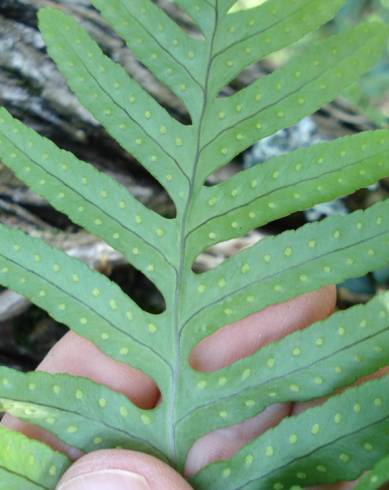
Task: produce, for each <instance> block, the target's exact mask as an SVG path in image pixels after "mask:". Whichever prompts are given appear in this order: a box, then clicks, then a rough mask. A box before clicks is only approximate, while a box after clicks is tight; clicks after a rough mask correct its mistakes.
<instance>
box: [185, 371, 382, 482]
mask: <svg viewBox="0 0 389 490" xmlns="http://www.w3.org/2000/svg"><path fill="white" fill-rule="evenodd" d="M388 397H389V376H385V377H384V378H382V379H380V380H377V381H370V382H368V383H366V384H365V385H363V386H359V387H357V388H353V389H350V390H347V391H346V392H345V393H344V394H342V395H339V396H337V397H334V398H332V399H331V400H329V401H327V402H326V403H325V404H324V405H323V406H322V407H319V408H313V409H311V410H307V411H306V412H304V413H303V414H301V415H299V416H298V417H292V418H290V419H285V420H284V421H283V422H281V423H280V424H279V425H278V426H277V427H276V428H275V429H272V430H269V431H268V432H266V433H265V434H264V435H263V436H262V437H260V438H258V439H257V440H256V441H253V442H251V443H250V444H248V445H247V446H246V447H245V448H244V449H242V450H241V451H239V452H238V453H237V454H236V455H235V456H234V457H233V458H231V460H230V461H227V462H220V463H216V464H213V465H211V466H209V467H208V468H207V469H205V470H203V471H202V472H201V473H200V474H199V475H198V476H197V478H196V479H195V480H194V483H195V488H196V486H197V487H199V488H210V486H211V485H213V482H214V481H217V480H218V479H219V480H221V481H223V485H224V488H226V489H234V490H235V489H240V488H245V489H246V488H247V489H250V490H254V489H255V490H260V489H262V488H274V486H275V485H277V487H278V488H281V485H282V488H284V486H285V485H302V484H303V485H304V486H308V485H312V484H317V483H333V482H336V481H342V480H352V479H354V478H356V477H358V476H359V475H360V473H361V470H363V469H368V468H369V467H370V466H371V465H372V464H374V462H375V461H377V458H378V459H380V458H382V457H383V456H385V455H386V454H387V453H388V451H389V443H388V438H387V432H388V430H389V414H388V412H387V408H385V406H387V404H388V402H389V398H388ZM293 441H296V443H294V442H293ZM370 447H373V448H374V451H372V450H370ZM256 460H257V461H258V460H259V461H261V464H258V463H257V464H255V461H256ZM238 468H239V469H241V471H236V470H237V469H238ZM243 468H244V469H243ZM234 470H235V471H234Z"/></svg>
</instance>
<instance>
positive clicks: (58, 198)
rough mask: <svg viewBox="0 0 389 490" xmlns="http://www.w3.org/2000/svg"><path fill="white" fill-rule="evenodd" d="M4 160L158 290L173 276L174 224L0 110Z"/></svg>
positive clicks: (57, 207) (118, 185)
mask: <svg viewBox="0 0 389 490" xmlns="http://www.w3.org/2000/svg"><path fill="white" fill-rule="evenodd" d="M0 157H1V158H2V160H3V162H4V163H6V164H7V165H8V167H9V168H11V169H12V170H13V171H14V172H15V174H16V175H17V176H18V177H19V178H20V179H21V180H22V181H24V182H25V183H26V184H27V185H29V186H30V187H31V189H32V190H34V191H35V192H37V193H38V194H40V195H41V196H42V197H44V198H45V199H47V200H48V201H49V202H50V203H51V204H52V205H53V206H54V207H55V208H56V209H58V210H59V211H62V212H65V213H67V215H68V216H69V217H70V218H71V219H72V220H73V221H74V222H75V223H77V224H79V225H81V226H83V227H84V228H85V229H86V230H88V231H89V232H90V233H92V234H94V235H96V236H99V237H101V238H102V239H103V240H105V241H106V242H107V243H109V244H110V245H111V246H112V247H114V248H115V249H116V250H118V251H120V252H121V253H123V255H124V256H125V257H126V258H127V259H128V260H129V261H131V262H132V263H133V264H134V265H135V266H136V267H137V268H138V269H140V270H141V271H142V272H144V274H146V275H148V276H149V277H150V278H151V279H152V280H154V281H155V282H156V283H157V284H158V286H162V285H163V284H165V283H166V278H167V277H168V278H169V277H170V278H173V276H174V264H173V263H172V262H174V261H175V258H174V257H173V256H172V254H171V246H170V243H171V241H172V240H174V237H175V225H174V223H172V222H171V221H170V220H168V219H166V218H162V217H161V216H159V215H158V214H156V213H154V212H153V211H151V210H149V209H147V208H146V207H145V206H144V205H143V204H141V203H140V202H139V201H138V200H137V199H135V198H134V197H133V196H132V194H130V193H129V192H128V191H127V190H126V189H125V188H124V187H123V186H121V185H120V184H118V183H116V182H115V181H114V180H113V179H111V178H110V177H108V176H106V175H104V174H102V173H101V172H98V171H97V170H96V169H94V168H93V167H92V165H90V164H87V163H85V162H82V161H80V160H78V159H77V158H76V157H75V156H74V155H73V154H72V153H69V152H67V151H64V150H61V149H59V148H58V147H57V146H55V145H54V144H53V143H52V142H51V141H49V140H47V139H45V138H42V137H41V136H39V135H38V134H37V133H36V132H34V131H32V130H31V129H29V128H27V127H26V126H24V125H23V124H21V123H20V122H18V121H17V120H15V119H14V118H13V117H12V116H11V115H10V114H9V113H8V112H7V111H6V110H5V109H0ZM130 217H131V218H130ZM129 218H130V219H129Z"/></svg>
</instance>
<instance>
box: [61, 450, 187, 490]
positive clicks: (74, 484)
mask: <svg viewBox="0 0 389 490" xmlns="http://www.w3.org/2000/svg"><path fill="white" fill-rule="evenodd" d="M57 490H193V489H192V487H190V486H189V484H188V483H187V482H186V481H185V480H184V479H183V478H182V477H181V476H180V475H179V474H178V473H176V472H175V471H174V470H173V469H172V468H170V467H169V466H167V465H166V464H165V463H162V462H161V461H159V460H158V459H156V458H153V457H152V456H148V455H146V454H141V453H137V452H134V451H124V450H116V449H115V450H104V451H97V452H95V453H91V454H88V455H86V456H84V457H82V458H81V459H79V460H78V461H77V462H76V463H74V464H73V466H71V468H70V469H69V470H68V471H67V472H66V473H65V475H64V476H63V478H62V479H61V481H60V482H59V484H58V487H57Z"/></svg>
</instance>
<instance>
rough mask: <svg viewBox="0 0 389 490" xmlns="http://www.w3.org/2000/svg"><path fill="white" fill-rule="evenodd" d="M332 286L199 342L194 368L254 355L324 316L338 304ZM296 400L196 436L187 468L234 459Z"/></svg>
mask: <svg viewBox="0 0 389 490" xmlns="http://www.w3.org/2000/svg"><path fill="white" fill-rule="evenodd" d="M335 301H336V292H335V288H334V287H331V286H330V287H326V288H323V289H321V290H320V291H316V292H314V293H309V294H305V295H304V296H301V297H299V298H296V299H294V300H292V301H289V302H287V303H282V304H278V305H274V306H271V307H270V308H267V309H265V310H263V311H261V312H259V313H256V314H255V315H252V316H250V317H248V318H246V319H244V320H242V321H240V322H237V323H234V324H232V325H229V326H227V327H224V328H223V329H221V330H220V331H219V332H217V333H216V334H214V335H212V336H211V337H208V338H207V339H205V340H204V341H203V342H201V343H200V344H198V346H196V348H195V349H194V350H193V351H192V354H191V364H192V366H193V367H194V368H195V369H198V370H202V371H214V370H216V369H220V368H222V367H224V366H226V365H228V364H231V363H232V362H234V361H236V360H237V359H241V358H243V357H246V356H248V355H250V354H253V353H254V352H255V351H257V350H258V349H259V348H261V347H263V346H264V345H266V344H267V343H269V342H272V341H274V340H277V339H279V338H281V337H283V336H285V335H287V334H289V333H291V332H293V331H294V330H297V329H301V328H305V327H307V326H308V325H310V324H311V323H313V322H315V321H318V320H322V319H324V318H326V317H327V316H328V315H329V314H331V312H332V311H333V309H334V307H335ZM291 408H292V404H288V403H285V404H275V405H272V406H270V407H268V408H267V409H266V410H264V411H263V412H262V413H261V414H259V415H258V416H256V417H254V418H252V419H250V420H247V421H245V422H243V423H241V424H237V425H234V426H230V427H227V428H224V429H221V430H217V431H215V432H212V433H210V434H207V435H206V436H204V437H202V438H201V439H200V440H198V441H197V442H196V443H195V444H194V446H193V447H192V449H191V450H190V452H189V455H188V459H187V463H186V468H185V472H186V474H188V475H192V474H194V473H196V472H198V471H199V470H200V469H201V468H202V467H203V466H205V465H206V464H209V463H210V462H213V461H218V460H222V459H227V458H229V457H231V456H232V455H233V454H234V453H235V452H236V451H238V450H239V449H240V448H241V447H242V446H244V445H245V444H247V442H249V441H250V440H251V439H253V438H254V437H257V436H259V435H260V434H262V433H263V432H265V431H266V430H268V429H269V428H270V427H273V426H275V425H277V424H278V422H280V421H281V420H282V419H283V418H284V417H286V416H288V415H290V412H291Z"/></svg>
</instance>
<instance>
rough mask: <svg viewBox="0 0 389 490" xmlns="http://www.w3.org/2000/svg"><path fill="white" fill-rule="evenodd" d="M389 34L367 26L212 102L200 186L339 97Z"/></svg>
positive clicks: (320, 45)
mask: <svg viewBox="0 0 389 490" xmlns="http://www.w3.org/2000/svg"><path fill="white" fill-rule="evenodd" d="M386 36H387V30H386V29H385V28H384V27H383V26H382V24H381V23H379V22H377V23H364V24H361V25H359V26H357V27H355V28H354V29H352V30H350V31H347V32H344V33H341V34H338V35H336V36H333V37H330V38H329V39H327V40H326V41H321V42H320V43H318V44H316V45H314V46H312V47H311V48H309V49H308V50H306V52H305V53H304V55H299V56H296V57H295V58H293V59H292V61H290V62H289V63H287V64H286V65H285V66H284V67H282V68H280V69H278V70H276V71H275V72H274V73H272V74H271V75H268V76H266V77H264V78H259V79H258V80H257V81H256V82H254V83H252V84H251V85H250V86H248V87H247V88H245V89H242V90H240V91H239V92H238V93H236V94H235V95H232V96H231V97H224V98H217V99H211V101H210V102H209V103H208V104H207V109H206V112H205V115H204V122H203V127H202V131H201V146H200V149H201V155H200V158H199V162H198V167H199V171H198V174H197V182H199V183H202V182H203V181H204V180H205V178H206V177H207V176H208V175H210V174H211V173H212V172H213V171H215V170H216V169H217V168H219V167H221V166H222V165H224V164H226V163H228V162H229V161H230V160H231V159H232V158H234V157H235V156H236V155H237V154H238V153H240V152H242V151H243V150H245V149H246V148H247V147H248V146H250V145H252V144H253V143H255V142H256V141H257V140H258V139H261V138H264V137H265V136H269V135H270V134H272V133H275V132H276V131H278V130H279V129H282V128H285V127H288V126H291V125H292V124H294V123H296V122H297V121H299V120H300V119H302V118H303V117H304V116H306V115H307V114H311V113H312V112H314V111H315V110H317V109H318V108H320V107H321V106H322V105H324V104H326V103H327V102H330V101H331V100H333V99H334V97H336V95H337V94H338V93H339V91H340V90H342V89H343V88H346V87H347V86H349V85H351V84H352V83H353V82H355V81H356V80H358V79H359V78H360V77H361V75H362V74H363V73H365V72H366V71H367V70H368V69H369V68H370V67H371V66H372V64H375V63H376V62H377V61H378V59H379V57H380V56H381V47H382V44H383V43H384V42H385V39H386Z"/></svg>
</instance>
